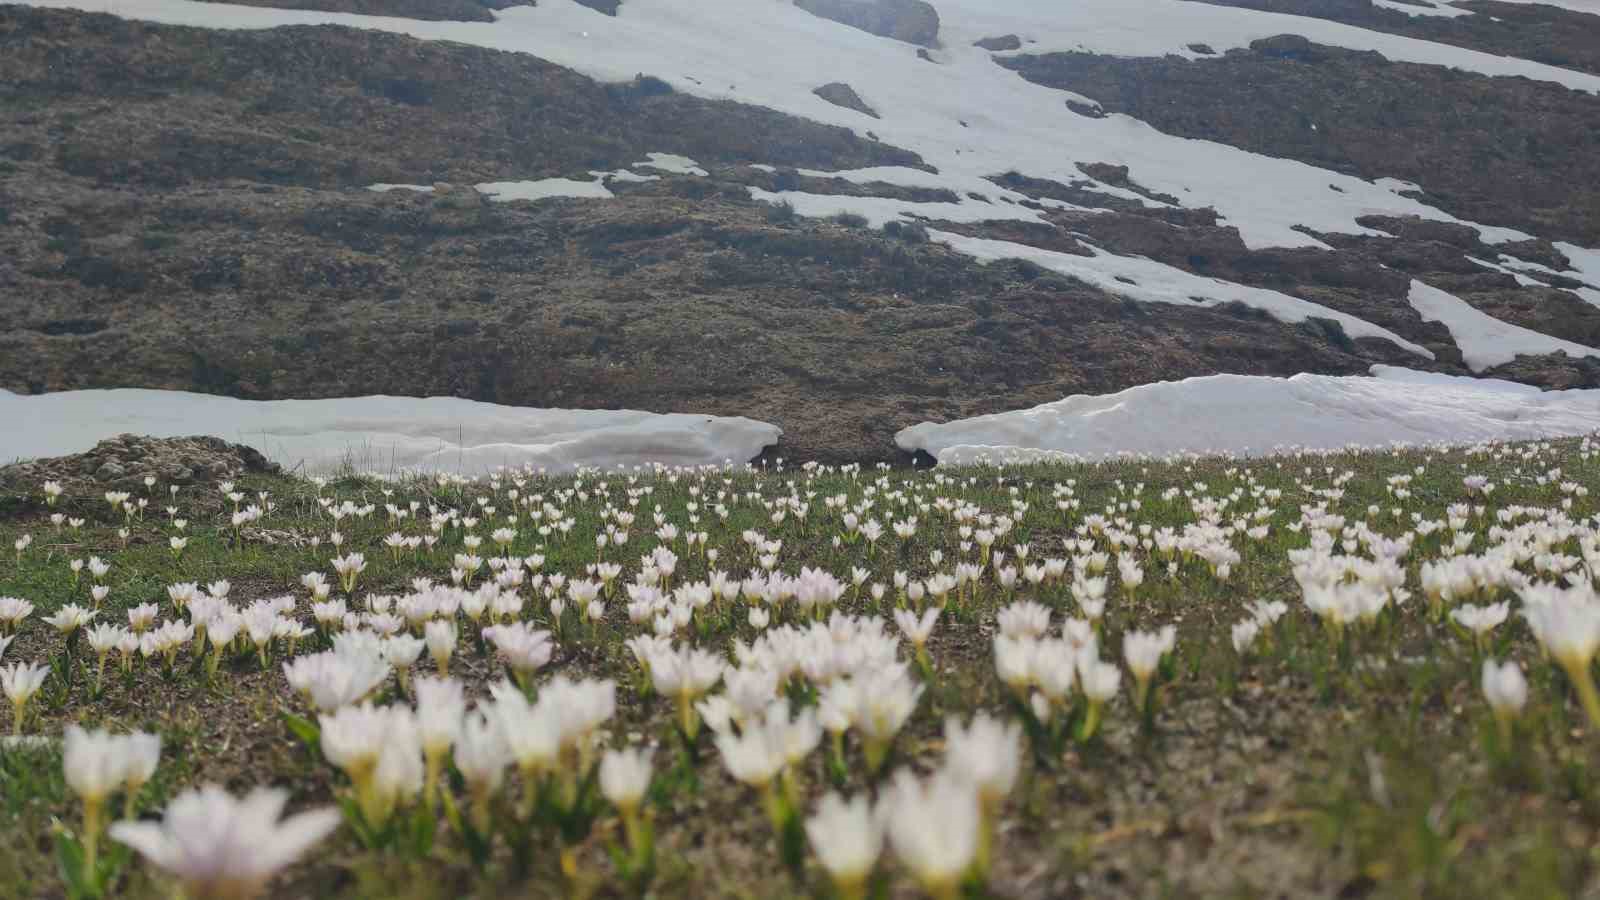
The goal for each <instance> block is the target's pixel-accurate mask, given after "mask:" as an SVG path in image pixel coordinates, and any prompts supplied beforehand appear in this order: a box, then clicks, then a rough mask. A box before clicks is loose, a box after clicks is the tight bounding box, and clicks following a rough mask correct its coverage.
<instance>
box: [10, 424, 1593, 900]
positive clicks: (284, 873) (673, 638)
mask: <svg viewBox="0 0 1600 900" xmlns="http://www.w3.org/2000/svg"><path fill="white" fill-rule="evenodd" d="M1597 472H1600V442H1596V441H1594V440H1592V439H1575V440H1563V441H1551V442H1539V443H1523V444H1496V445H1478V446H1471V447H1453V448H1452V447H1436V448H1404V449H1390V450H1382V451H1379V450H1347V451H1340V452H1315V453H1313V452H1300V453H1294V452H1286V453H1283V454H1280V455H1276V456H1271V457H1264V458H1252V459H1244V458H1229V457H1219V456H1206V457H1199V456H1196V457H1181V458H1170V459H1135V458H1125V459H1118V460H1113V461H1105V462H1099V463H1077V464H1065V463H1051V464H1027V465H1006V464H1004V463H1003V461H1001V462H994V463H990V464H984V465H980V466H971V467H955V468H938V469H933V470H915V471H914V470H905V469H890V468H888V467H879V468H862V467H851V466H845V467H828V466H819V465H806V466H802V467H798V468H796V467H791V466H785V465H783V464H782V463H781V461H780V462H778V463H776V464H771V465H765V466H750V465H738V466H731V465H730V466H723V467H707V468H697V469H669V468H663V467H656V468H637V469H626V470H612V471H578V472H576V473H573V474H565V475H559V476H558V475H550V474H546V473H542V472H535V471H525V470H517V471H503V472H500V473H497V474H496V475H493V476H490V477H483V478H476V479H466V478H458V477H450V476H434V477H407V478H381V477H376V476H363V475H357V474H347V475H344V476H341V477H337V478H317V479H300V478H291V477H282V476H271V477H266V476H263V477H256V476H252V477H250V478H248V479H244V480H241V481H239V482H237V483H228V482H224V483H212V484H198V485H186V486H175V485H164V484H160V483H158V482H157V481H155V480H154V479H147V480H146V482H145V484H144V485H143V487H142V489H138V490H128V491H120V492H108V493H103V494H100V493H96V494H94V495H92V496H90V495H87V494H85V493H83V492H80V491H75V490H74V489H72V488H70V486H69V487H64V486H62V485H58V484H54V483H46V484H43V485H37V486H29V488H28V489H27V490H26V492H25V493H23V494H20V495H17V496H13V497H7V498H5V500H4V502H3V504H0V516H3V518H0V536H3V538H4V540H5V547H6V548H8V549H9V550H10V551H11V552H10V553H8V554H7V557H8V558H7V559H6V561H5V566H4V568H3V569H0V688H3V690H4V693H5V695H6V698H7V700H8V703H7V704H6V706H8V707H9V717H8V718H6V719H4V720H0V721H3V722H4V724H5V725H6V726H8V727H6V728H5V729H4V730H5V731H7V732H9V734H10V737H9V738H7V740H6V742H5V743H4V745H3V746H0V829H3V830H4V831H5V833H7V834H9V835H15V836H16V839H14V840H8V841H5V842H0V893H4V894H5V895H7V896H17V897H36V896H70V897H102V896H133V897H143V896H152V897H153V896H163V897H165V896H173V895H175V894H176V895H178V896H183V897H188V898H193V900H199V898H245V897H345V896H350V897H465V896H482V897H489V896H494V897H500V896H532V897H541V896H552V897H555V896H562V897H571V896H582V897H588V896H600V897H612V896H644V895H650V896H671V897H708V896H736V897H824V898H826V897H839V898H865V897H913V896H929V897H934V898H953V897H985V896H994V897H1065V896H1108V895H1110V896H1139V897H1144V896H1152V895H1158V894H1159V895H1176V896H1219V895H1222V896H1264V895H1267V894H1271V895H1275V896H1282V895H1289V896H1369V895H1380V896H1396V897H1417V896H1448V897H1463V896H1480V895H1481V896H1506V895H1518V896H1566V895H1571V894H1575V893H1578V892H1581V891H1582V890H1584V889H1585V888H1586V887H1588V888H1591V889H1592V888H1593V886H1594V885H1596V884H1600V858H1597V857H1596V853H1595V850H1594V849H1593V848H1594V847H1595V846H1596V844H1597V836H1600V785H1597V781H1596V771H1597V770H1596V764H1597V763H1600V693H1597V689H1596V682H1595V676H1596V672H1595V655H1596V651H1597V649H1600V598H1597V597H1596V584H1597V581H1596V576H1597V575H1600V506H1597V500H1596V498H1595V497H1593V496H1591V487H1593V486H1595V485H1596V484H1597V483H1600V482H1597V479H1596V473H1597Z"/></svg>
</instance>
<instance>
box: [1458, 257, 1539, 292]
mask: <svg viewBox="0 0 1600 900" xmlns="http://www.w3.org/2000/svg"><path fill="white" fill-rule="evenodd" d="M1467 261H1468V262H1472V263H1475V264H1477V265H1480V266H1483V267H1484V268H1485V269H1492V270H1494V271H1496V272H1499V273H1500V274H1502V275H1510V276H1511V277H1512V278H1515V279H1516V280H1517V286H1518V287H1549V285H1547V284H1545V283H1544V282H1542V281H1540V280H1539V279H1537V278H1530V277H1528V276H1527V275H1524V274H1522V273H1521V272H1518V271H1517V270H1515V269H1511V268H1507V267H1506V266H1502V265H1500V264H1499V263H1493V262H1489V261H1488V260H1486V259H1478V258H1477V257H1476V256H1469V257H1467Z"/></svg>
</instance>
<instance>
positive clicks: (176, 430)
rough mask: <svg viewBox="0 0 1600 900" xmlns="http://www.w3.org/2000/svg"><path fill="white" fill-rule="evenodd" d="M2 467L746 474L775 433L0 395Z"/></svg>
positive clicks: (201, 399) (529, 416)
mask: <svg viewBox="0 0 1600 900" xmlns="http://www.w3.org/2000/svg"><path fill="white" fill-rule="evenodd" d="M0 421H6V422H12V423H26V424H24V425H19V426H17V427H12V428H8V429H6V430H5V431H4V434H3V436H0V460H5V461H9V460H12V459H18V458H34V457H43V456H61V455H65V454H68V453H80V452H82V451H84V450H88V449H89V448H90V447H92V446H94V444H95V443H96V442H98V441H100V440H103V439H105V438H108V437H112V436H115V435H118V434H123V433H128V432H131V433H135V434H144V435H152V436H155V437H180V436H185V435H193V434H206V435H214V436H216V437H220V438H224V439H226V440H230V441H235V442H238V443H242V444H248V445H250V446H252V447H255V448H256V449H257V450H260V451H261V452H262V453H264V454H266V455H267V457H268V458H270V459H272V460H274V461H275V462H278V463H282V464H283V465H284V466H286V467H294V466H299V467H302V468H303V469H304V470H307V471H313V472H315V471H328V470H331V469H335V468H338V467H339V466H341V465H342V464H343V463H345V462H346V461H347V460H348V461H350V462H351V463H352V464H354V465H355V467H356V468H357V469H360V470H378V471H383V472H398V471H412V470H423V471H437V470H443V471H450V472H456V473H458V474H464V475H473V474H482V473H486V472H491V471H493V470H494V469H496V468H497V467H500V466H524V465H526V466H534V467H543V468H548V469H552V470H555V469H565V468H571V467H573V466H579V465H583V466H603V467H608V468H609V467H612V466H624V465H625V466H635V465H644V464H648V463H664V464H667V465H683V466H687V465H709V464H721V463H723V462H725V461H729V460H731V461H733V462H735V463H743V462H746V461H748V460H749V459H751V458H752V457H754V456H755V455H756V454H758V453H760V452H761V449H762V448H763V447H765V446H767V445H769V444H772V443H774V442H776V441H777V439H778V436H779V434H781V432H780V431H779V429H778V428H777V426H775V425H768V424H766V423H764V422H757V421H754V420H752V419H746V418H743V417H725V416H702V415H691V414H687V413H675V414H670V415H659V414H656V413H646V412H634V411H631V410H615V411H612V410H569V409H534V408H527V407H516V406H500V405H497V404H493V403H480V402H477V401H473V400H462V399H458V398H455V397H428V398H417V397H387V396H375V397H351V398H346V399H338V400H236V399H233V398H231V397H217V396H212V395H209V394H191V393H186V392H182V391H152V390H136V389H118V390H104V391H63V392H60V393H54V394H38V395H21V394H14V393H11V392H10V391H3V390H0Z"/></svg>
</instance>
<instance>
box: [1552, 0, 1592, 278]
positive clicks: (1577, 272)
mask: <svg viewBox="0 0 1600 900" xmlns="http://www.w3.org/2000/svg"><path fill="white" fill-rule="evenodd" d="M1596 2H1600V0H1596ZM1556 249H1557V250H1560V251H1561V253H1562V254H1563V255H1564V256H1566V258H1567V261H1568V262H1570V263H1571V264H1572V270H1571V271H1569V272H1567V273H1566V274H1567V275H1568V276H1569V277H1572V278H1577V279H1578V280H1579V281H1584V282H1587V283H1588V284H1590V285H1591V286H1593V287H1597V288H1600V250H1589V249H1586V248H1584V247H1579V246H1578V245H1577V244H1568V243H1566V242H1565V241H1557V242H1556Z"/></svg>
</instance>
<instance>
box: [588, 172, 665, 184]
mask: <svg viewBox="0 0 1600 900" xmlns="http://www.w3.org/2000/svg"><path fill="white" fill-rule="evenodd" d="M589 174H590V175H593V176H594V177H596V178H598V179H600V180H601V181H631V182H640V181H660V180H661V176H660V175H640V174H639V173H638V172H632V171H629V170H627V169H618V170H616V171H615V172H596V171H594V170H593V169H591V170H589Z"/></svg>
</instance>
